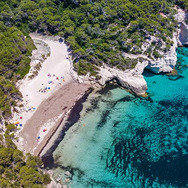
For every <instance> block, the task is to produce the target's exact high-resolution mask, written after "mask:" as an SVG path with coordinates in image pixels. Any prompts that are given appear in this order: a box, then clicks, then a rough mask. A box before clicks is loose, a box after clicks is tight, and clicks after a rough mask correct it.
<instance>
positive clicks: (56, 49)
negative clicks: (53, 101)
mask: <svg viewBox="0 0 188 188" xmlns="http://www.w3.org/2000/svg"><path fill="white" fill-rule="evenodd" d="M31 38H32V39H38V40H42V41H44V42H45V43H46V44H48V45H49V47H50V49H51V52H50V57H48V58H47V59H46V60H45V61H44V62H43V63H42V67H41V69H40V71H39V73H38V75H37V76H36V77H35V78H34V79H32V80H29V79H28V78H27V76H26V77H25V78H24V79H23V80H21V81H19V83H18V84H19V90H20V92H21V93H22V95H23V102H22V104H23V105H24V107H22V108H18V110H19V113H14V116H13V119H12V120H11V121H12V122H16V121H19V123H20V124H22V126H24V124H25V123H26V122H27V121H28V120H29V119H30V118H31V116H32V115H33V113H34V112H35V110H36V109H37V108H38V106H39V105H40V104H41V102H42V101H43V100H44V99H46V98H48V97H49V96H50V95H52V93H54V91H56V90H57V89H59V88H60V87H61V86H63V85H65V84H67V83H70V82H72V81H73V79H72V77H71V74H70V63H69V60H68V59H67V57H68V52H67V46H66V45H65V44H64V43H60V42H59V41H55V40H52V39H49V38H48V37H47V38H44V37H40V36H39V35H37V34H31ZM31 65H32V63H31ZM31 68H32V67H31ZM48 74H50V75H51V77H50V76H48ZM53 74H55V76H53ZM57 77H58V78H59V79H58V80H57V79H56V78H57ZM61 77H64V79H63V78H61ZM49 81H52V82H53V83H50V84H49V83H48V82H49ZM44 88H50V89H46V92H45V93H44V92H39V90H44ZM20 117H22V119H20ZM18 127H20V126H18ZM20 128H22V127H20Z"/></svg>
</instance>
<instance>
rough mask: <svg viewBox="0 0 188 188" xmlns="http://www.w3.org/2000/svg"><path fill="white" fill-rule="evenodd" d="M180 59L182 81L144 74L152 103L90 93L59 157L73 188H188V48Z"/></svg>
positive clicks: (117, 92)
mask: <svg viewBox="0 0 188 188" xmlns="http://www.w3.org/2000/svg"><path fill="white" fill-rule="evenodd" d="M177 54H178V64H177V69H179V70H178V73H179V74H178V75H177V76H167V75H162V74H160V75H154V74H152V73H151V72H148V71H145V72H144V76H145V79H146V81H147V84H148V93H149V96H150V97H149V98H139V97H135V96H133V95H131V94H130V93H128V92H127V91H125V90H123V89H120V88H113V89H110V90H108V89H106V90H103V91H101V93H102V94H101V93H92V94H90V96H89V98H88V100H87V101H86V102H85V103H84V109H83V110H82V111H81V114H80V115H81V117H80V119H79V121H78V122H77V123H75V124H74V125H73V126H72V127H71V128H70V129H69V130H68V131H67V133H66V136H65V137H64V139H63V141H62V142H61V143H60V144H59V146H58V147H57V149H56V150H55V152H54V153H53V156H54V161H55V166H56V170H55V173H54V176H55V177H57V176H60V177H61V180H62V182H63V183H65V176H64V171H66V170H69V171H71V173H72V174H73V177H72V180H71V181H70V182H69V183H67V185H69V186H70V187H72V188H89V187H92V188H103V187H106V188H108V187H109V188H111V187H117V188H119V187H131V188H134V187H135V188H139V187H144V188H145V187H152V188H153V187H155V188H161V187H162V188H163V187H164V188H166V187H168V188H169V187H188V94H187V91H188V68H187V65H186V64H188V49H185V48H181V49H179V52H178V53H177ZM182 54H183V55H182ZM186 54H187V55H186Z"/></svg>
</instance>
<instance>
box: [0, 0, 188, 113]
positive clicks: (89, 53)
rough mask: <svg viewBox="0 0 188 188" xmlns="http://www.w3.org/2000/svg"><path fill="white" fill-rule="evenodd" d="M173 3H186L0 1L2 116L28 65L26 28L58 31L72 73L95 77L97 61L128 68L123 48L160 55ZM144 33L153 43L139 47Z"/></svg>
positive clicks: (179, 0)
mask: <svg viewBox="0 0 188 188" xmlns="http://www.w3.org/2000/svg"><path fill="white" fill-rule="evenodd" d="M175 4H176V5H178V6H180V7H182V8H184V9H187V8H188V2H187V0H173V1H170V0H160V1H158V0H108V1H107V0H14V1H10V0H3V1H2V0H0V31H1V33H0V48H1V50H0V80H1V81H0V92H1V93H4V94H5V96H4V95H1V96H2V97H0V104H1V106H0V110H1V111H2V112H3V115H8V114H10V106H11V105H15V102H13V101H14V98H15V97H16V98H18V97H19V92H18V91H17V90H16V88H15V87H14V82H15V81H16V80H17V79H20V78H23V77H24V75H25V74H26V73H27V72H28V71H29V68H30V67H29V63H30V59H29V56H30V55H31V52H32V50H33V49H34V45H33V42H32V40H31V39H30V38H29V37H28V34H29V32H32V31H37V32H43V33H46V34H58V35H60V36H63V37H64V38H65V39H66V41H67V42H68V43H69V44H70V48H71V49H72V53H73V56H74V60H75V69H76V70H77V72H78V74H86V73H87V72H88V71H89V72H91V75H93V76H95V75H96V74H97V68H96V65H97V66H100V65H102V63H103V62H104V63H106V64H108V65H109V66H111V67H113V66H116V67H118V68H120V69H123V70H125V69H127V68H133V67H134V66H135V65H136V62H135V61H129V60H128V59H125V58H124V56H123V53H132V54H145V55H147V56H148V57H150V58H160V57H161V54H160V50H161V49H162V50H163V51H168V49H169V48H170V47H171V45H172V44H173V43H172V41H171V39H172V33H173V31H174V30H175V27H176V25H177V23H176V22H175V20H174V18H173V14H174V13H175V9H174V5H175ZM150 36H154V37H155V38H156V39H157V42H155V43H153V44H151V47H149V48H147V49H146V50H145V51H143V49H142V45H143V43H144V42H145V41H146V39H147V38H148V37H150ZM164 42H165V43H166V46H165V48H162V46H163V45H162V44H164ZM4 83H6V84H8V85H9V90H7V89H6V88H5V86H4ZM9 91H11V92H9Z"/></svg>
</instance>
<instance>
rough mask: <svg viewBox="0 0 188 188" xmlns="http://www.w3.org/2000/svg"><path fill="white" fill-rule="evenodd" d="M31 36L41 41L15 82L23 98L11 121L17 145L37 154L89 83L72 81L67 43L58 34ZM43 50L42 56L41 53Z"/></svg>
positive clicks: (25, 150)
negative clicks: (23, 74)
mask: <svg viewBox="0 0 188 188" xmlns="http://www.w3.org/2000/svg"><path fill="white" fill-rule="evenodd" d="M30 36H31V38H32V39H33V40H34V42H35V44H37V45H38V43H40V42H41V43H42V46H38V49H37V50H34V51H33V53H32V57H31V60H32V61H31V69H30V72H29V73H28V74H27V75H26V76H25V77H24V79H22V80H20V81H19V82H18V83H17V87H18V89H19V90H20V92H21V93H22V96H23V101H22V102H21V103H20V104H19V107H17V108H16V112H14V113H13V118H12V119H11V120H10V122H11V123H14V124H15V126H16V127H17V131H16V133H15V135H16V136H17V138H18V139H17V142H16V144H17V146H18V148H19V149H21V150H22V151H24V153H27V152H30V153H32V154H35V155H37V154H39V151H40V150H41V148H42V147H43V146H44V145H45V142H46V141H47V140H49V138H50V137H51V135H52V134H53V133H54V131H55V130H56V128H57V125H58V123H59V122H60V121H62V119H63V118H64V117H65V116H66V115H67V114H68V112H69V111H70V109H71V108H72V107H73V106H74V104H75V102H76V101H77V100H78V98H80V97H81V96H82V95H84V93H85V91H87V90H88V88H90V85H87V84H78V83H75V82H74V81H73V78H72V76H71V73H70V71H71V64H70V61H69V58H68V57H70V56H69V54H68V51H67V46H66V44H65V43H63V42H62V41H59V40H58V37H49V36H40V35H38V34H36V33H33V34H30ZM37 45H36V46H37ZM42 50H43V51H44V52H45V53H44V54H45V55H44V54H40V53H41V51H42ZM39 55H42V56H45V58H44V59H45V60H44V62H41V57H39ZM47 55H48V56H47ZM39 62H40V63H41V68H40V70H39V71H38V75H36V76H35V77H34V78H33V79H30V78H29V76H30V75H31V72H32V70H33V69H34V66H35V65H36V64H37V63H39Z"/></svg>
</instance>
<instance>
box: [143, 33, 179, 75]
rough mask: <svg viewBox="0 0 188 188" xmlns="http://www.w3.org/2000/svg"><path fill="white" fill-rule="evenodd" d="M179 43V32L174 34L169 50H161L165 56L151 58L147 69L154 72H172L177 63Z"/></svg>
mask: <svg viewBox="0 0 188 188" xmlns="http://www.w3.org/2000/svg"><path fill="white" fill-rule="evenodd" d="M177 43H178V34H177V33H174V34H173V45H172V46H171V48H170V49H169V51H167V52H161V55H162V56H163V57H161V58H158V59H154V60H152V59H149V60H148V65H147V66H146V68H147V69H149V70H150V71H152V72H154V73H160V72H171V71H172V70H173V68H174V67H175V65H176V61H177V55H176V48H177Z"/></svg>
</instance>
